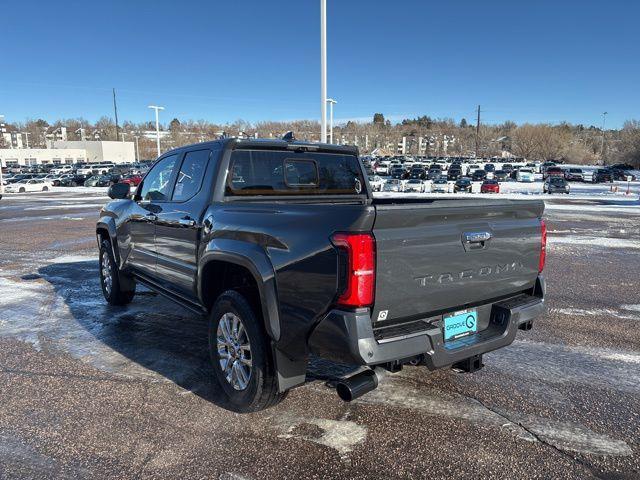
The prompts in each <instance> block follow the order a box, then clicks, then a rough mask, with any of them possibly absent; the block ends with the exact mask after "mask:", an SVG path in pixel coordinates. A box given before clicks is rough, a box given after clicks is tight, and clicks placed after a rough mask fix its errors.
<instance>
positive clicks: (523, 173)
mask: <svg viewBox="0 0 640 480" xmlns="http://www.w3.org/2000/svg"><path fill="white" fill-rule="evenodd" d="M516 181H518V182H534V181H535V174H534V173H533V170H532V169H530V168H521V169H520V170H518V173H516Z"/></svg>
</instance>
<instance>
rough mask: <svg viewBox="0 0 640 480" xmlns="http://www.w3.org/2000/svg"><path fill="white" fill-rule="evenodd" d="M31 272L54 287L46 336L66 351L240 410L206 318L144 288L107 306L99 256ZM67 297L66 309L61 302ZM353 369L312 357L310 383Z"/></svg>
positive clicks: (102, 366)
mask: <svg viewBox="0 0 640 480" xmlns="http://www.w3.org/2000/svg"><path fill="white" fill-rule="evenodd" d="M33 277H36V278H43V279H45V280H46V281H47V282H49V283H50V284H51V285H52V286H53V288H54V290H55V296H56V298H55V299H54V300H53V301H52V305H54V307H53V308H56V313H55V314H54V315H53V318H54V319H55V320H54V321H55V322H56V325H55V326H54V327H53V328H52V329H51V331H49V332H48V333H47V334H48V335H51V337H52V340H54V342H55V344H56V345H58V346H59V348H61V349H63V350H64V351H65V352H67V353H70V354H71V355H73V356H75V357H78V358H82V359H83V360H84V361H88V362H89V363H91V364H92V365H94V366H95V367H97V368H99V369H101V370H106V371H109V372H112V373H116V374H120V375H126V376H128V377H132V378H140V379H148V380H152V381H161V380H168V381H170V382H172V383H175V384H176V385H178V386H179V387H181V388H183V389H185V390H189V391H191V392H193V393H194V394H196V395H198V396H200V397H202V398H204V399H206V400H208V401H211V402H213V403H215V404H216V405H218V406H220V407H222V408H225V409H228V410H234V408H233V405H231V404H229V403H228V402H227V401H226V399H225V397H224V396H223V394H222V391H221V390H220V389H219V387H218V386H217V385H216V384H215V382H214V380H213V373H212V371H211V363H210V358H209V352H208V338H207V319H206V318H205V317H203V316H198V315H196V314H193V313H192V312H189V311H187V310H185V309H183V308H181V307H180V306H178V305H175V304H174V303H173V302H171V301H169V300H167V299H165V298H164V297H162V296H161V295H158V294H156V293H155V292H152V291H149V290H148V289H146V288H144V287H140V286H138V289H137V293H136V296H135V298H134V299H133V302H131V304H129V305H127V306H123V307H114V306H111V305H108V304H107V303H106V301H105V300H104V298H103V296H102V290H101V288H100V283H99V276H98V262H97V260H96V261H80V262H67V263H52V264H49V265H46V266H44V267H41V268H40V269H39V270H38V275H36V276H33ZM31 279H32V278H25V280H31ZM61 303H64V305H65V306H66V307H67V308H57V306H58V305H60V304H61ZM79 327H80V328H79ZM354 368H355V367H353V366H348V365H338V364H334V363H333V362H328V361H325V360H322V359H319V358H312V359H310V362H309V370H308V372H309V373H308V375H307V382H312V381H326V382H328V384H329V385H331V384H332V383H333V380H335V379H337V378H338V377H340V376H343V375H345V374H348V373H350V372H352V371H353V370H354Z"/></svg>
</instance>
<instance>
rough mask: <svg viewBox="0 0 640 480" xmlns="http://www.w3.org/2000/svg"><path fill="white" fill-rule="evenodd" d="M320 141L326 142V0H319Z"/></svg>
mask: <svg viewBox="0 0 640 480" xmlns="http://www.w3.org/2000/svg"><path fill="white" fill-rule="evenodd" d="M320 142H322V143H326V142H327V0H320Z"/></svg>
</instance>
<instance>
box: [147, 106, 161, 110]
mask: <svg viewBox="0 0 640 480" xmlns="http://www.w3.org/2000/svg"><path fill="white" fill-rule="evenodd" d="M149 108H155V109H156V110H164V107H159V106H158V105H149Z"/></svg>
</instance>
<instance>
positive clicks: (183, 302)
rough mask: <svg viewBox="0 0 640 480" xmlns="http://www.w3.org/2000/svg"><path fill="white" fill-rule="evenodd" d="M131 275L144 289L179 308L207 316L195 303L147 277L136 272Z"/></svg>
mask: <svg viewBox="0 0 640 480" xmlns="http://www.w3.org/2000/svg"><path fill="white" fill-rule="evenodd" d="M132 275H133V276H134V278H135V279H136V281H138V282H140V283H141V284H143V285H144V286H145V287H147V288H149V289H151V290H153V291H154V292H156V293H159V294H160V295H162V296H163V297H165V298H168V299H169V300H171V301H173V302H174V303H177V304H178V305H180V306H181V307H183V308H186V309H187V310H189V311H191V312H193V313H195V314H197V315H207V311H206V310H205V309H204V308H202V307H201V306H200V305H198V304H197V303H195V302H192V301H191V300H188V299H186V298H184V297H182V296H180V295H178V294H177V293H174V292H171V291H169V290H167V289H166V288H164V287H162V286H161V285H159V284H158V283H156V282H154V281H153V280H151V279H150V278H149V277H146V276H144V275H142V274H140V273H137V272H132Z"/></svg>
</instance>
